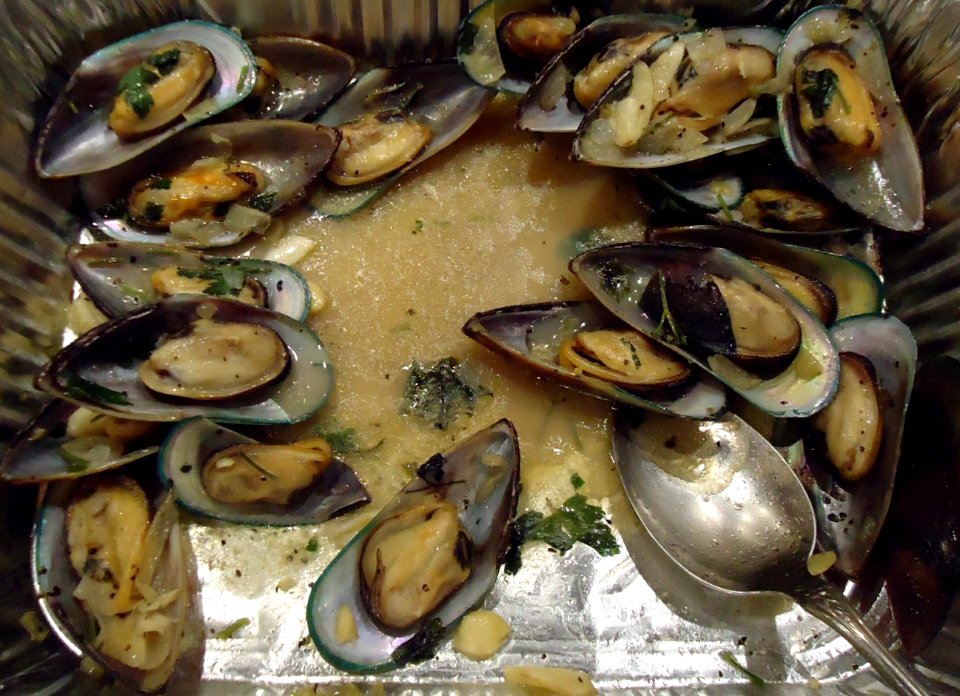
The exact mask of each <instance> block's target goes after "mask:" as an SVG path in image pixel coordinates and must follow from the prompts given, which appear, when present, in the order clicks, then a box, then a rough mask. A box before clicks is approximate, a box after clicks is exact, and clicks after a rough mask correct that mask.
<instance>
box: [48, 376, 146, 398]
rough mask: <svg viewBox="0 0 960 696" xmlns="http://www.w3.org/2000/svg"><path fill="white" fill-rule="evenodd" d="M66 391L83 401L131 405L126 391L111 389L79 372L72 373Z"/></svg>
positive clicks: (70, 395)
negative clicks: (82, 375)
mask: <svg viewBox="0 0 960 696" xmlns="http://www.w3.org/2000/svg"><path fill="white" fill-rule="evenodd" d="M64 393H65V394H66V395H67V396H69V397H70V398H72V399H79V400H81V401H92V402H94V403H98V404H109V405H111V406H129V405H130V402H129V401H127V395H126V393H125V392H122V391H116V390H114V389H109V388H108V387H104V386H102V385H100V384H96V383H95V382H91V381H90V380H87V379H84V378H83V377H81V376H80V375H77V374H72V375H70V377H68V378H67V387H66V389H64Z"/></svg>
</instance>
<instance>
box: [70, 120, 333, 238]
mask: <svg viewBox="0 0 960 696" xmlns="http://www.w3.org/2000/svg"><path fill="white" fill-rule="evenodd" d="M338 142H339V135H338V134H337V133H336V131H334V130H332V129H329V128H325V127H323V126H316V125H312V124H308V123H299V122H296V121H280V120H273V121H242V122H239V123H221V124H216V125H209V126H202V127H200V128H194V129H191V130H189V131H187V132H186V133H182V134H181V135H179V136H178V137H176V138H174V139H171V140H170V141H168V142H165V143H164V144H163V146H162V147H158V148H156V149H154V150H152V151H150V152H149V153H148V154H146V155H145V156H143V157H138V158H137V159H135V160H133V161H131V162H128V163H126V164H124V165H123V166H120V167H116V168H114V169H111V170H109V171H106V172H99V173H96V174H90V175H88V176H85V177H83V178H82V179H81V180H80V194H81V196H82V198H83V202H84V205H85V206H86V208H87V211H88V213H89V215H90V221H91V223H92V224H93V226H94V228H95V229H96V230H98V231H99V232H102V233H103V234H105V235H106V236H108V237H113V238H114V239H119V240H121V241H126V242H144V243H148V244H149V243H157V244H169V245H174V246H185V247H199V248H207V247H220V246H228V245H231V244H235V243H237V242H239V241H240V240H241V239H242V238H243V237H244V236H245V235H246V234H248V231H247V230H244V229H242V228H241V229H231V228H230V227H229V226H228V225H227V224H221V225H220V226H219V228H218V229H217V230H216V232H215V234H211V235H208V236H206V237H205V238H204V239H203V240H200V239H192V238H190V237H182V238H181V237H176V236H174V235H172V234H170V233H169V232H165V231H163V230H159V229H152V228H146V227H142V226H140V225H138V224H136V223H135V222H132V221H130V220H128V219H126V216H124V214H123V209H124V207H125V205H126V202H127V199H128V197H129V195H130V193H131V190H132V189H133V187H134V185H136V184H137V183H138V182H141V181H144V180H145V179H147V178H148V177H152V176H157V175H162V174H165V173H170V172H174V171H176V170H177V169H180V168H183V167H187V166H189V165H190V164H192V163H194V162H197V161H200V160H203V159H205V158H221V159H229V160H230V161H232V162H240V163H243V164H247V165H251V166H253V167H255V168H256V169H257V170H259V171H260V172H261V173H262V174H263V175H264V184H263V189H262V191H260V192H259V195H262V196H263V197H264V200H265V204H264V205H263V206H262V208H261V212H263V213H267V214H268V215H272V214H274V213H276V212H277V211H278V210H280V209H281V208H283V207H284V206H285V205H287V204H288V203H290V202H291V201H292V200H293V199H294V198H296V197H297V195H298V194H300V192H301V191H303V189H304V187H306V186H307V184H309V183H310V182H311V181H313V179H314V178H316V177H317V176H318V175H319V174H320V172H321V171H322V170H323V168H324V167H325V166H326V164H327V162H328V161H329V159H330V156H331V155H332V154H333V152H334V150H335V149H336V147H337V143H338Z"/></svg>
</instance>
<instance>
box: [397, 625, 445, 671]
mask: <svg viewBox="0 0 960 696" xmlns="http://www.w3.org/2000/svg"><path fill="white" fill-rule="evenodd" d="M442 638H443V621H441V620H440V618H439V617H434V618H432V619H430V621H428V622H427V623H426V625H425V626H424V627H423V628H421V629H420V630H419V631H417V632H416V633H414V634H413V636H412V637H411V638H410V640H408V641H406V642H405V643H402V644H401V645H400V647H398V648H397V649H396V650H394V651H393V653H391V655H390V658H391V659H392V660H393V662H394V664H396V665H397V666H398V667H402V666H403V665H409V664H413V663H415V662H423V661H424V660H429V659H430V658H432V657H433V656H434V655H436V654H437V647H438V646H439V645H440V641H441V639H442Z"/></svg>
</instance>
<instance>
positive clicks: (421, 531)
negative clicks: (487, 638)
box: [307, 420, 520, 673]
mask: <svg viewBox="0 0 960 696" xmlns="http://www.w3.org/2000/svg"><path fill="white" fill-rule="evenodd" d="M519 475H520V453H519V445H518V442H517V435H516V432H515V430H514V428H513V426H512V425H511V423H510V422H509V421H507V420H501V421H498V422H497V423H495V424H493V425H492V426H490V427H489V428H487V429H485V430H482V431H480V432H478V433H476V434H474V435H472V436H471V437H469V438H467V439H466V440H463V441H461V442H460V443H459V444H457V445H455V446H454V447H453V448H452V449H450V450H448V451H447V452H445V453H442V454H435V455H434V456H432V457H430V459H428V460H427V461H426V462H425V463H424V464H422V465H421V466H420V468H419V469H418V470H417V475H416V476H415V477H414V479H413V480H412V481H411V482H410V483H408V484H407V486H405V487H404V489H403V490H402V491H401V492H400V493H399V494H398V495H397V497H396V498H394V499H393V500H392V501H391V502H389V503H387V505H386V507H384V509H383V510H382V511H381V512H380V513H379V514H378V515H377V516H376V517H375V518H374V519H373V520H371V522H370V523H369V524H367V526H366V527H364V528H363V529H362V530H361V531H360V532H359V533H358V534H357V535H356V536H355V537H354V538H353V539H352V540H351V541H350V542H349V543H348V544H347V546H346V547H345V548H344V549H343V551H341V552H340V554H339V555H338V556H337V557H336V558H335V559H334V560H333V561H332V562H331V563H330V565H328V566H327V568H326V570H324V572H323V574H321V576H320V577H319V578H318V579H317V581H316V583H314V585H313V590H312V592H311V594H310V600H309V603H308V608H307V623H308V626H309V629H310V635H311V637H312V638H313V641H314V643H315V644H316V646H317V648H318V649H319V651H320V653H321V655H323V657H324V658H325V659H326V660H327V661H329V662H330V663H331V664H333V665H334V666H335V667H337V668H338V669H343V670H346V671H349V672H358V673H370V672H382V671H385V670H388V669H394V668H397V667H400V666H402V665H404V664H408V663H410V662H413V661H419V660H423V659H427V658H428V657H429V656H430V654H431V650H433V649H435V647H436V644H437V643H438V642H439V641H440V640H441V639H442V637H443V636H444V634H445V633H446V632H447V631H449V630H450V629H451V628H452V627H453V626H455V625H456V624H457V622H458V621H459V619H460V617H462V616H463V615H464V614H465V613H466V612H468V611H469V610H470V609H472V608H474V607H476V606H477V605H478V604H479V603H480V602H481V601H482V600H483V598H484V596H485V595H486V594H487V592H489V591H490V589H491V588H492V587H493V584H494V583H495V582H496V579H497V575H498V572H499V569H500V563H501V562H502V560H503V559H504V557H505V552H506V549H507V546H508V540H507V537H508V536H509V535H508V534H507V525H508V523H509V521H510V519H511V518H512V516H513V514H514V512H515V509H516V505H517V496H518V494H519ZM428 540H429V541H428ZM427 543H429V544H430V551H429V552H427V551H426V549H425V548H424V550H423V551H422V552H420V551H417V550H415V549H416V548H417V546H418V545H424V544H427Z"/></svg>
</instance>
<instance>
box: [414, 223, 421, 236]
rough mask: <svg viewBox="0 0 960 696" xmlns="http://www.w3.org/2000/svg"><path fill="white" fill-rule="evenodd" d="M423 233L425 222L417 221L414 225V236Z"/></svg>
mask: <svg viewBox="0 0 960 696" xmlns="http://www.w3.org/2000/svg"><path fill="white" fill-rule="evenodd" d="M419 232H423V220H415V221H414V223H413V234H417V233H419Z"/></svg>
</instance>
